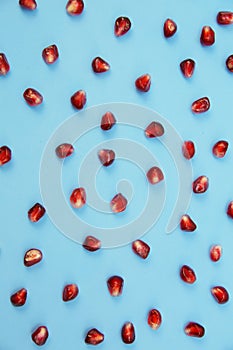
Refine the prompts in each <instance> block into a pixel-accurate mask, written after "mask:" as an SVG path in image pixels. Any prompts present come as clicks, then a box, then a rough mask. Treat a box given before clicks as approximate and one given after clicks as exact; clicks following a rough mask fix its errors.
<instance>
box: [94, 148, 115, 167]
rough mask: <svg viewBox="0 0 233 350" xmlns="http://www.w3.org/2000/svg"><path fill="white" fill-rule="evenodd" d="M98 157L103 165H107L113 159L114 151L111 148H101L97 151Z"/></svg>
mask: <svg viewBox="0 0 233 350" xmlns="http://www.w3.org/2000/svg"><path fill="white" fill-rule="evenodd" d="M98 157H99V160H100V162H101V163H102V164H103V166H109V165H111V164H112V163H113V162H114V160H115V152H114V151H112V150H111V149H102V150H101V151H99V152H98Z"/></svg>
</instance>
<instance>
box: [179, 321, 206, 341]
mask: <svg viewBox="0 0 233 350" xmlns="http://www.w3.org/2000/svg"><path fill="white" fill-rule="evenodd" d="M184 331H185V334H186V335H188V336H189V337H195V338H202V337H203V336H204V335H205V328H204V327H203V326H202V325H200V324H199V323H196V322H189V323H188V324H187V325H186V326H185V329H184Z"/></svg>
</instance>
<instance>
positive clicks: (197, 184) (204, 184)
mask: <svg viewBox="0 0 233 350" xmlns="http://www.w3.org/2000/svg"><path fill="white" fill-rule="evenodd" d="M208 187H209V179H208V177H206V176H199V177H198V178H197V179H196V180H195V181H193V192H194V193H204V192H206V191H207V190H208Z"/></svg>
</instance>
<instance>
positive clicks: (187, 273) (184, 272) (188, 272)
mask: <svg viewBox="0 0 233 350" xmlns="http://www.w3.org/2000/svg"><path fill="white" fill-rule="evenodd" d="M180 278H181V279H182V280H183V281H184V282H186V283H189V284H193V283H194V282H195V281H196V279H197V278H196V275H195V272H194V271H193V269H191V267H189V266H187V265H183V266H182V267H181V269H180Z"/></svg>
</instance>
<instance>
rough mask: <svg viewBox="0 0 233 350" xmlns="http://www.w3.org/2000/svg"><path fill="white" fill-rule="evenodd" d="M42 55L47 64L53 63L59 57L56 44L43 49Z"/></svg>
mask: <svg viewBox="0 0 233 350" xmlns="http://www.w3.org/2000/svg"><path fill="white" fill-rule="evenodd" d="M42 57H43V59H44V61H45V63H47V64H53V63H54V62H55V61H56V60H57V59H58V57H59V52H58V48H57V46H56V45H50V46H48V47H46V48H45V49H44V50H43V51H42Z"/></svg>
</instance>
